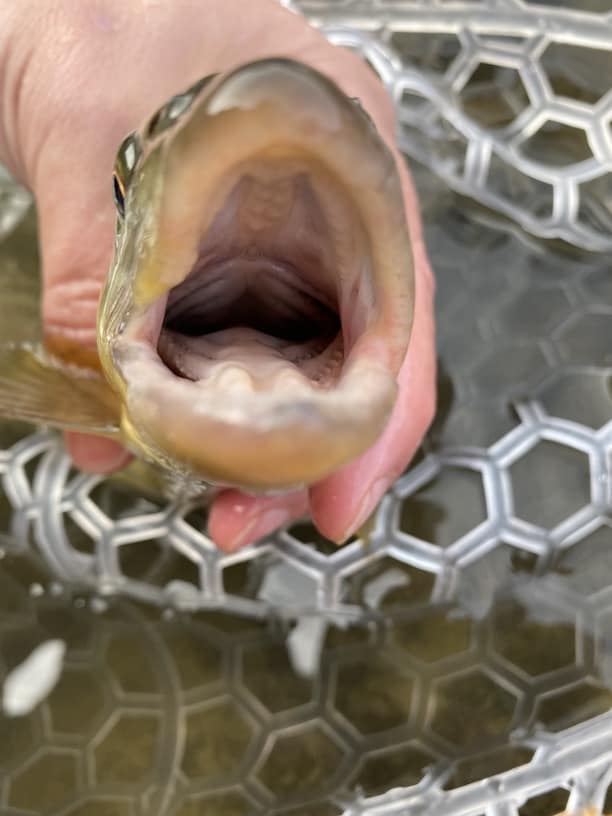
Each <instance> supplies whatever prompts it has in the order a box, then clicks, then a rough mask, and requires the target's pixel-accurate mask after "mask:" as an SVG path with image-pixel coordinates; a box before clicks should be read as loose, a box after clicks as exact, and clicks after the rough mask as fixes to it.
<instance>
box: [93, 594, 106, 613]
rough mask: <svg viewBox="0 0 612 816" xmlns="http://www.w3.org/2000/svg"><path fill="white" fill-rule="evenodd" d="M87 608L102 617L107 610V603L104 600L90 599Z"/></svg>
mask: <svg viewBox="0 0 612 816" xmlns="http://www.w3.org/2000/svg"><path fill="white" fill-rule="evenodd" d="M89 608H90V609H91V611H92V612H95V613H96V615H102V614H103V613H104V612H106V611H107V610H108V603H107V602H106V601H105V600H104V598H92V599H91V601H90V602H89Z"/></svg>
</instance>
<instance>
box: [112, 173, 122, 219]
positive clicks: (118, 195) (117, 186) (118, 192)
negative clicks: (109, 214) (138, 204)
mask: <svg viewBox="0 0 612 816" xmlns="http://www.w3.org/2000/svg"><path fill="white" fill-rule="evenodd" d="M113 198H114V199H115V206H116V208H117V212H118V213H119V215H120V216H121V218H123V217H124V216H125V190H124V188H123V184H122V183H121V181H120V180H119V176H118V175H117V174H116V173H113Z"/></svg>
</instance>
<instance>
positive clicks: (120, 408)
mask: <svg viewBox="0 0 612 816" xmlns="http://www.w3.org/2000/svg"><path fill="white" fill-rule="evenodd" d="M110 186H111V185H110V179H109V188H110ZM112 190H113V195H114V199H115V204H116V209H117V217H116V230H115V244H114V256H113V260H112V263H111V266H110V270H109V273H108V277H107V280H106V282H105V285H104V288H103V291H102V294H101V298H100V303H99V310H98V322H97V349H98V358H99V361H98V362H99V367H96V366H94V367H91V366H90V365H86V364H84V361H83V359H82V358H81V357H79V355H77V354H74V353H73V352H72V353H71V352H70V349H68V351H66V353H65V354H58V353H57V348H56V347H54V349H53V350H51V349H49V348H47V347H46V346H45V338H44V332H43V330H42V327H41V324H40V313H39V312H40V310H39V301H40V275H39V270H38V264H37V259H34V258H31V259H30V262H29V264H28V265H27V269H25V270H20V274H19V276H17V275H16V271H15V269H14V268H13V267H12V266H11V264H10V263H4V264H3V263H2V260H1V258H0V416H3V417H6V418H11V419H26V420H29V421H31V422H35V423H40V424H44V425H50V426H54V427H58V428H62V429H70V430H77V431H81V432H86V433H91V434H97V435H101V436H107V437H110V438H114V439H117V440H118V441H120V442H121V443H122V444H123V445H124V446H125V447H126V448H128V449H129V450H130V451H132V452H133V453H134V454H136V456H138V457H139V458H140V459H141V460H142V461H144V462H147V463H150V464H152V465H153V466H155V467H157V468H160V469H161V470H162V471H164V472H171V473H174V474H176V475H177V478H179V479H180V480H182V482H183V483H190V482H191V483H193V484H202V485H215V486H233V487H238V488H241V489H245V490H249V491H251V492H256V493H257V492H259V493H275V492H283V491H289V490H293V489H296V488H300V487H303V486H308V485H311V484H313V483H315V482H317V481H319V480H321V479H323V478H325V477H326V476H328V475H330V474H331V473H333V472H335V471H337V470H338V469H339V468H341V467H342V466H343V465H345V464H347V463H348V462H350V461H353V460H354V459H356V458H357V457H358V456H359V455H360V454H361V453H363V452H364V451H365V450H366V449H367V448H369V447H370V446H371V445H372V444H373V443H374V442H375V441H376V439H377V438H378V437H379V436H380V435H381V433H382V432H383V430H384V428H385V426H386V423H387V421H388V419H389V416H390V414H391V411H392V409H393V406H394V404H395V401H396V397H397V391H398V386H397V375H398V372H399V370H400V366H401V365H402V362H403V360H404V358H405V355H406V351H407V348H408V343H409V339H410V332H411V326H412V317H413V308H414V275H413V262H412V247H411V242H410V236H409V233H408V229H407V225H406V215H405V211H404V200H403V195H402V187H401V182H400V178H399V174H398V169H397V166H396V163H395V159H394V157H393V154H392V152H391V151H390V149H389V147H388V146H387V145H386V143H385V142H384V141H383V139H382V137H381V136H380V135H379V133H378V131H377V129H376V127H375V125H374V123H373V122H372V120H371V118H370V117H369V115H368V114H367V112H366V111H365V110H364V108H363V107H362V105H361V103H360V101H359V100H358V99H355V98H351V97H348V96H347V95H346V94H344V92H343V91H342V90H341V89H340V88H339V87H338V86H337V85H336V84H335V83H334V82H333V81H332V80H331V79H329V78H328V77H326V76H325V75H323V74H321V73H319V72H318V71H316V70H315V69H313V68H311V67H309V66H307V65H306V64H303V63H301V62H299V61H295V60H291V59H286V58H268V59H263V60H257V61H255V62H251V63H247V64H244V65H242V66H239V67H237V68H235V69H233V70H230V71H227V72H224V73H219V74H214V75H210V76H207V77H205V78H203V79H201V80H200V81H198V82H197V83H196V84H194V85H192V86H191V87H189V88H187V89H186V90H183V91H181V92H179V93H178V94H176V95H175V96H173V97H172V98H171V99H170V100H169V101H168V102H166V103H165V104H164V105H163V106H162V107H161V108H160V109H159V110H157V111H156V112H155V113H154V114H153V115H152V116H151V117H150V118H149V119H148V120H147V121H146V122H145V123H144V124H143V125H142V127H141V128H140V129H138V130H136V131H134V132H132V133H130V134H129V135H128V136H127V137H126V138H125V139H124V141H123V142H122V144H121V145H120V147H119V148H118V153H117V158H116V162H115V167H114V172H113V177H112ZM109 195H110V189H109ZM17 277H18V278H19V279H18V280H17Z"/></svg>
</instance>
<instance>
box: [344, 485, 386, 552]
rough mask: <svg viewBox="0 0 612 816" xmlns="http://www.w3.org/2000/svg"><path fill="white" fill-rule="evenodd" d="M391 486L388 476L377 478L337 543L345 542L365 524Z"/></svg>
mask: <svg viewBox="0 0 612 816" xmlns="http://www.w3.org/2000/svg"><path fill="white" fill-rule="evenodd" d="M388 488H389V480H388V479H386V478H381V479H377V480H376V481H375V482H374V483H373V484H372V485H371V487H370V488H369V489H368V490H366V492H365V493H364V495H363V498H362V499H361V501H360V502H359V504H358V505H357V507H356V509H355V515H354V516H353V518H352V519H351V521H350V522H349V524H348V526H347V528H346V530H345V531H344V533H343V534H342V536H341V537H340V536H339V537H338V539H337V540H336V543H337V544H344V542H345V541H348V539H349V538H350V537H351V536H352V535H354V534H355V533H356V532H357V530H358V529H359V528H360V527H361V526H362V524H365V523H366V521H367V520H368V519H369V518H370V516H371V515H372V513H373V512H374V510H375V509H376V507H377V505H378V503H379V502H380V500H381V499H382V497H383V496H384V495H385V493H386V492H387V490H388Z"/></svg>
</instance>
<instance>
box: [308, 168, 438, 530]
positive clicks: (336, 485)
mask: <svg viewBox="0 0 612 816" xmlns="http://www.w3.org/2000/svg"><path fill="white" fill-rule="evenodd" d="M399 161H400V162H401V164H399V166H400V172H401V176H402V184H403V187H404V197H405V202H406V212H407V218H408V224H409V228H410V235H411V239H412V243H413V253H414V266H415V307H414V308H415V313H414V325H413V328H412V336H411V340H410V345H409V348H408V352H407V355H406V359H405V361H404V364H403V365H402V369H401V371H400V374H399V376H398V386H399V393H398V399H397V402H396V404H395V407H394V410H393V412H392V415H391V418H390V420H389V423H388V425H387V427H386V428H385V430H384V432H383V434H382V436H381V438H380V439H379V440H378V442H377V443H376V444H375V445H374V446H373V447H372V448H370V449H369V450H368V451H366V453H365V454H363V455H362V456H361V457H359V458H358V459H357V460H356V461H355V462H353V463H351V464H350V465H347V466H346V467H344V468H342V469H341V470H340V471H338V472H337V473H335V474H333V475H332V476H330V477H328V478H327V479H325V480H323V481H322V482H319V483H318V484H316V485H315V486H314V487H313V488H311V490H310V493H309V504H310V511H311V514H312V517H313V521H314V523H315V524H316V526H317V527H318V529H319V530H320V531H321V532H322V533H323V535H325V536H327V537H328V538H331V539H332V540H333V541H337V542H339V543H340V542H343V541H346V539H347V538H349V537H350V536H351V535H352V534H353V533H354V532H355V531H356V530H357V529H358V528H359V527H360V526H361V525H362V524H363V523H364V522H365V521H366V520H367V519H368V517H369V516H370V515H371V514H372V513H373V512H374V510H375V508H376V506H377V504H378V503H379V501H380V499H381V498H382V496H383V495H384V493H385V492H386V490H387V489H388V488H389V486H390V485H391V484H392V482H393V481H394V480H395V479H396V478H397V476H399V474H400V473H401V472H402V471H403V470H404V468H405V467H406V465H407V464H408V462H409V461H410V459H411V458H412V456H413V455H414V453H415V452H416V450H417V448H418V446H419V444H420V443H421V440H422V438H423V435H424V434H425V432H426V430H427V428H428V427H429V425H430V424H431V421H432V419H433V416H434V413H435V372H436V355H435V331H434V317H433V294H434V284H433V276H432V273H431V268H430V265H429V260H428V258H427V253H426V249H425V244H424V242H423V235H422V227H421V219H420V215H419V212H418V203H417V198H416V193H415V191H414V188H413V185H412V181H411V179H410V176H409V174H408V172H407V170H406V168H405V166H404V165H403V161H402V160H401V159H399Z"/></svg>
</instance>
